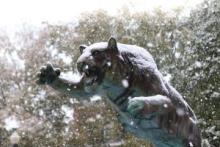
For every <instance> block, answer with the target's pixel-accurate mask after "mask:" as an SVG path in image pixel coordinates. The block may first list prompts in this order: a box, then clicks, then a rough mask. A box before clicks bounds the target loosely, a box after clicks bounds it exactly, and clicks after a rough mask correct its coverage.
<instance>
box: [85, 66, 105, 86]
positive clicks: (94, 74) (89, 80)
mask: <svg viewBox="0 0 220 147" xmlns="http://www.w3.org/2000/svg"><path fill="white" fill-rule="evenodd" d="M83 74H84V81H85V84H86V85H87V86H92V85H95V84H97V85H99V84H101V83H102V80H103V78H104V72H103V71H102V70H101V69H100V68H98V67H95V66H93V67H89V66H87V68H86V69H84V70H83Z"/></svg>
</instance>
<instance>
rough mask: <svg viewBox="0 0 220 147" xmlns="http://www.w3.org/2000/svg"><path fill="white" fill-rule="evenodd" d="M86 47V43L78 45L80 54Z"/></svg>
mask: <svg viewBox="0 0 220 147" xmlns="http://www.w3.org/2000/svg"><path fill="white" fill-rule="evenodd" d="M86 47H87V46H86V45H80V46H79V51H80V53H81V54H82V53H83V50H84V49H85V48H86Z"/></svg>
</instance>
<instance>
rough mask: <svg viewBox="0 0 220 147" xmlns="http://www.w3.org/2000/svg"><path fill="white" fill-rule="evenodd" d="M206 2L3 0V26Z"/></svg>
mask: <svg viewBox="0 0 220 147" xmlns="http://www.w3.org/2000/svg"><path fill="white" fill-rule="evenodd" d="M201 1H202V0H0V26H4V27H7V26H11V25H16V24H21V23H23V22H26V23H28V24H34V25H38V24H40V23H41V22H42V21H48V22H50V23H57V22H70V21H71V20H74V19H76V17H77V16H79V14H80V13H81V12H83V11H92V10H97V9H104V10H107V11H108V12H109V13H110V14H116V13H117V10H119V9H120V8H121V7H123V6H127V7H129V8H130V9H131V10H132V11H143V10H146V11H148V10H152V9H154V8H156V7H161V8H162V9H165V10H170V9H172V8H175V7H178V6H184V7H185V8H187V9H189V8H191V7H193V6H195V5H196V4H198V3H200V2H201Z"/></svg>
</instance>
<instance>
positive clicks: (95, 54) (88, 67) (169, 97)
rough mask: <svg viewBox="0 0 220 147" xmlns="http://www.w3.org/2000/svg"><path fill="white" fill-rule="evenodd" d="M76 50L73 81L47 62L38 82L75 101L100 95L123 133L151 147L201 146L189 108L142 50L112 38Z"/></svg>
mask: <svg viewBox="0 0 220 147" xmlns="http://www.w3.org/2000/svg"><path fill="white" fill-rule="evenodd" d="M79 49H80V52H81V56H80V57H79V58H78V60H77V70H78V72H79V73H80V74H81V78H80V79H79V81H78V82H74V81H71V79H66V78H64V77H62V76H60V70H59V69H55V68H53V66H52V65H51V64H47V66H45V67H42V68H41V71H40V73H39V74H38V77H39V79H38V81H37V82H38V84H48V85H49V86H51V87H52V88H54V89H55V90H59V91H60V92H64V93H66V94H69V95H71V97H74V98H77V99H78V100H84V99H89V98H90V97H92V96H93V95H102V96H103V97H104V98H106V99H107V101H108V102H109V104H111V106H112V107H113V108H114V109H115V110H116V112H117V113H118V114H119V115H118V117H119V120H120V122H121V124H122V126H123V127H124V128H125V129H126V130H127V131H129V132H131V133H133V134H134V135H135V136H137V137H139V138H142V139H147V140H150V141H151V142H152V143H153V144H154V146H156V147H188V146H189V147H201V136H200V130H199V128H198V126H197V119H196V116H195V114H194V112H193V110H192V109H191V108H190V106H189V105H188V104H187V102H186V101H185V100H184V99H183V97H182V96H181V95H180V94H179V92H177V91H176V90H175V89H174V88H173V87H172V86H171V85H170V84H169V83H168V82H166V81H165V80H164V78H163V76H162V74H161V73H160V71H159V70H158V68H157V65H156V63H155V61H154V59H153V57H152V55H151V54H150V53H149V52H148V51H147V50H146V49H144V48H141V47H138V46H135V45H127V44H121V43H117V41H116V39H115V38H113V37H111V38H110V39H109V40H108V42H99V43H94V44H92V45H90V46H85V45H81V46H80V47H79Z"/></svg>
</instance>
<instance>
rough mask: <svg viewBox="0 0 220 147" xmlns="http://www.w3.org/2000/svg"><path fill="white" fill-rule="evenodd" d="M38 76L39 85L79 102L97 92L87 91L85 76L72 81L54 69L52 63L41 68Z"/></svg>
mask: <svg viewBox="0 0 220 147" xmlns="http://www.w3.org/2000/svg"><path fill="white" fill-rule="evenodd" d="M37 76H38V80H37V84H39V85H49V86H50V87H52V88H53V89H55V90H57V91H59V92H61V93H63V94H66V95H69V96H71V97H74V98H77V99H78V100H83V99H89V98H90V97H91V96H93V95H94V94H95V92H96V91H95V90H93V91H88V90H86V89H85V88H86V86H85V83H84V79H83V76H82V77H81V78H80V79H79V80H78V81H77V82H75V81H71V79H68V78H66V77H63V76H61V71H60V69H58V68H54V67H53V65H52V64H50V63H48V64H47V65H46V66H43V67H41V69H40V72H39V73H38V74H37Z"/></svg>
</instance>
